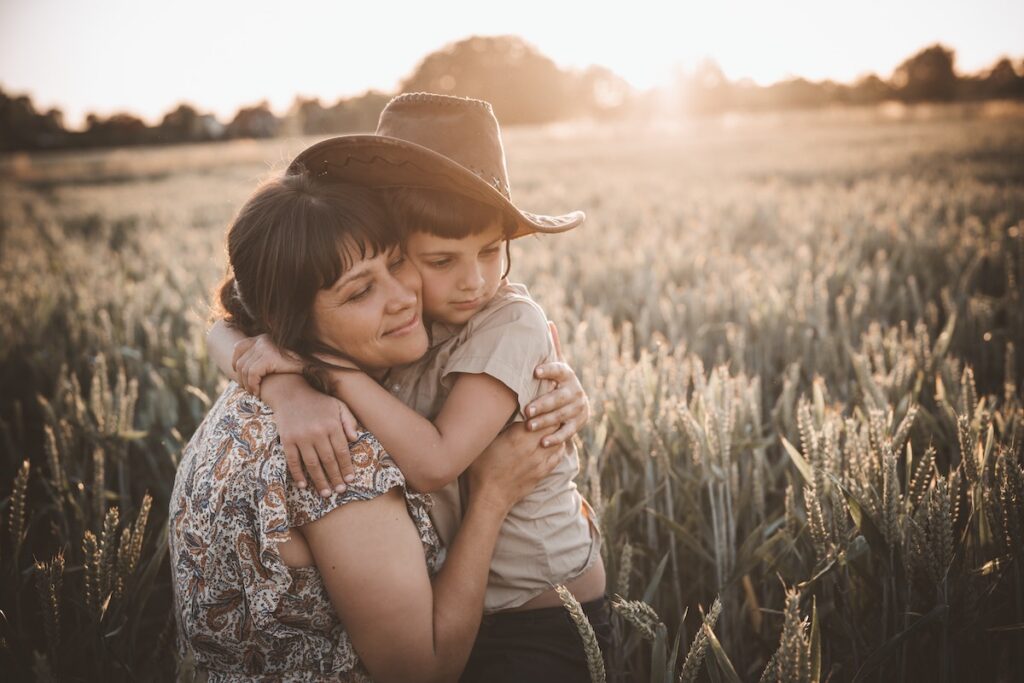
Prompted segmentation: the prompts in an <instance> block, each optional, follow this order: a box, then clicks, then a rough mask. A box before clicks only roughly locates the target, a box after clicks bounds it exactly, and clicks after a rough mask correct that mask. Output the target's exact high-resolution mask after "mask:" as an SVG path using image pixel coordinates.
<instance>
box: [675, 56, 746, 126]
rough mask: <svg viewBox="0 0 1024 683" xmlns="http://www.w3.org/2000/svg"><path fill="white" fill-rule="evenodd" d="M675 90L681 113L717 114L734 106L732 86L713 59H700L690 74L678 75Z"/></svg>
mask: <svg viewBox="0 0 1024 683" xmlns="http://www.w3.org/2000/svg"><path fill="white" fill-rule="evenodd" d="M677 88H678V90H679V93H680V97H681V99H682V108H683V111H688V112H690V113H696V114H713V113H719V112H722V111H725V110H726V109H729V108H730V107H732V106H733V104H734V99H735V97H734V93H733V84H732V83H730V82H729V79H728V78H726V76H725V73H724V72H723V71H722V68H721V67H720V66H719V65H718V62H716V61H714V60H713V59H702V60H701V61H700V62H698V63H697V66H696V67H695V68H694V69H693V71H692V72H690V73H689V74H682V75H680V77H679V79H678V80H677Z"/></svg>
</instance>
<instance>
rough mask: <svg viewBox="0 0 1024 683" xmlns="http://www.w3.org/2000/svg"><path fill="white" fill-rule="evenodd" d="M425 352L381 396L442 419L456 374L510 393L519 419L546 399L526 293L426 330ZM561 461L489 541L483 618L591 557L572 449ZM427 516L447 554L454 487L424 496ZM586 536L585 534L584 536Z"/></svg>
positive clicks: (533, 309)
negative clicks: (483, 377) (495, 383)
mask: <svg viewBox="0 0 1024 683" xmlns="http://www.w3.org/2000/svg"><path fill="white" fill-rule="evenodd" d="M430 332H431V346H430V349H429V350H428V351H427V353H426V354H425V355H424V356H423V358H421V359H420V360H418V361H417V362H415V363H413V364H411V365H407V366H403V367H401V368H394V369H392V370H391V372H389V373H388V376H387V377H386V378H385V380H384V382H385V386H386V387H387V388H388V390H389V391H390V392H391V393H392V394H393V395H394V396H396V397H397V398H398V399H399V400H401V401H402V402H403V403H405V404H406V405H408V406H410V407H411V408H413V409H414V410H416V412H418V413H419V414H420V415H423V416H424V417H426V418H428V419H431V420H433V419H434V418H436V417H437V415H438V413H440V411H441V407H442V406H443V405H444V402H445V399H446V398H447V397H448V392H449V391H450V390H451V387H452V384H453V383H454V381H455V375H456V374H457V373H469V374H477V373H484V374H488V375H490V376H491V377H494V378H495V379H497V380H499V381H501V382H502V383H503V384H505V385H506V386H507V387H508V388H510V389H511V390H512V391H513V392H515V394H516V396H517V398H518V403H519V409H518V411H517V413H516V415H515V416H514V417H513V418H512V420H510V421H521V420H523V411H524V410H525V409H526V405H527V404H528V403H530V401H532V400H533V399H534V398H536V397H538V396H540V395H541V394H543V393H545V392H546V391H549V390H550V388H551V382H550V381H546V380H545V381H543V382H542V381H541V380H538V379H536V378H535V377H534V374H533V371H534V369H535V368H536V367H537V366H538V365H540V364H542V363H546V362H550V361H552V360H554V359H555V357H556V355H555V348H554V343H553V342H552V340H551V335H550V333H549V331H548V325H547V316H546V315H545V314H544V311H543V310H542V309H541V307H540V306H538V305H537V303H536V302H535V301H534V300H533V299H531V298H530V294H529V292H527V290H526V287H524V286H523V285H520V284H509V283H508V282H504V283H502V285H501V287H500V288H499V289H498V292H497V294H496V295H495V296H494V298H493V299H492V300H491V301H490V302H488V304H487V305H486V306H485V307H484V308H482V309H480V310H479V311H478V312H477V313H476V314H474V315H473V317H472V318H470V320H469V322H467V323H466V324H465V325H461V326H452V325H445V324H440V323H435V324H434V325H433V326H432V328H431V330H430ZM565 448H566V449H567V452H566V457H564V458H561V459H560V460H559V464H558V466H557V467H556V468H555V470H554V472H552V473H551V474H550V475H548V476H547V477H546V478H545V479H543V480H542V481H541V482H540V484H538V485H537V488H535V489H534V490H533V492H532V493H530V494H529V495H527V496H526V497H525V498H523V500H521V501H519V503H517V504H516V505H515V507H513V508H512V511H511V512H510V513H509V515H508V517H507V518H506V519H505V522H504V523H503V524H502V527H501V531H500V533H499V535H498V541H497V545H496V547H495V550H494V557H493V559H492V561H491V570H490V575H489V577H488V581H487V593H486V595H485V597H484V610H485V611H486V612H496V611H499V610H504V609H510V608H512V607H518V606H520V605H522V604H524V603H526V602H527V601H528V600H530V599H531V598H533V597H535V596H537V595H539V594H540V593H543V592H544V591H545V590H547V589H548V588H551V587H552V586H555V585H558V584H560V583H565V582H566V581H569V580H570V579H574V578H576V577H577V576H579V575H581V574H582V573H583V572H584V571H586V570H587V569H589V568H590V566H591V565H592V564H593V562H594V561H595V560H596V559H597V557H598V555H599V549H600V548H599V543H600V534H599V533H598V532H597V527H596V525H595V518H594V513H593V510H592V509H591V508H590V506H589V505H588V504H587V502H586V501H585V500H584V499H583V497H582V496H581V495H580V493H579V491H578V490H577V489H576V484H575V482H574V479H575V478H576V475H577V474H578V473H579V468H580V465H579V456H578V454H577V453H576V448H575V446H573V445H572V443H571V442H570V443H568V444H566V446H565ZM433 498H434V507H433V509H432V510H431V517H432V518H433V520H434V526H435V527H436V528H437V532H438V534H439V535H440V537H441V540H442V541H444V543H445V545H450V544H451V542H452V539H453V538H454V537H455V532H456V531H458V528H459V524H460V523H461V521H462V507H463V499H462V496H461V495H460V489H459V482H457V481H456V482H452V483H451V484H449V485H448V486H446V487H444V488H443V489H442V490H441V491H438V492H436V493H434V494H433ZM592 527H593V529H594V533H591V528H592Z"/></svg>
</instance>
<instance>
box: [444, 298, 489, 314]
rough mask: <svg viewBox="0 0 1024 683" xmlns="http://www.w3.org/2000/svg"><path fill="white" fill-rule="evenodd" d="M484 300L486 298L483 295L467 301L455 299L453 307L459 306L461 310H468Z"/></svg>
mask: <svg viewBox="0 0 1024 683" xmlns="http://www.w3.org/2000/svg"><path fill="white" fill-rule="evenodd" d="M483 300H484V298H483V297H482V296H478V297H477V298H475V299H469V300H467V301H453V302H452V308H457V309H459V310H460V311H468V310H470V309H473V308H476V307H477V306H479V305H480V304H481V302H483Z"/></svg>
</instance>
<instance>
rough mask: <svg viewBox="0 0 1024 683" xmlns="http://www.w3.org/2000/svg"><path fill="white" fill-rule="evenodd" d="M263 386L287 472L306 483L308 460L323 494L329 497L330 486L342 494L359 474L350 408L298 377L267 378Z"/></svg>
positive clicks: (310, 471)
mask: <svg viewBox="0 0 1024 683" xmlns="http://www.w3.org/2000/svg"><path fill="white" fill-rule="evenodd" d="M265 384H266V390H267V393H268V394H269V396H268V403H270V407H271V408H273V409H274V423H275V424H276V425H277V433H278V435H279V436H280V437H281V445H282V446H283V447H284V454H285V460H286V461H287V462H288V471H289V472H290V473H291V475H292V479H294V480H295V483H296V485H297V486H298V487H299V488H306V486H307V482H306V477H305V474H304V473H303V464H304V465H305V469H306V472H308V473H309V477H310V479H312V480H313V485H314V486H315V487H316V490H317V491H318V492H319V493H320V495H322V496H325V497H326V496H329V495H331V489H332V488H333V489H334V490H335V491H337V492H338V493H341V492H343V491H344V490H345V488H346V483H351V481H352V479H353V478H354V474H355V472H354V470H353V469H352V456H351V454H350V453H349V451H348V444H349V442H350V441H355V440H356V439H357V438H358V436H359V431H358V428H357V426H356V419H355V417H353V415H352V413H351V411H349V409H348V406H346V405H345V404H344V403H342V402H341V401H339V400H338V399H336V398H334V397H333V396H328V395H326V394H321V393H320V392H319V391H316V390H315V389H313V388H312V387H310V386H309V385H308V384H306V382H305V380H303V379H302V378H300V377H296V376H295V375H287V376H284V375H275V376H273V377H268V378H267V380H266V381H265ZM272 399H273V400H272Z"/></svg>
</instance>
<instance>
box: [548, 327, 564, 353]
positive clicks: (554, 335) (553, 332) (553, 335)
mask: <svg viewBox="0 0 1024 683" xmlns="http://www.w3.org/2000/svg"><path fill="white" fill-rule="evenodd" d="M548 330H549V331H550V332H551V341H552V342H554V344H555V355H556V356H557V357H558V360H562V361H564V360H565V356H563V355H562V340H561V339H559V338H558V327H557V326H555V323H554V321H553V320H549V321H548Z"/></svg>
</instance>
